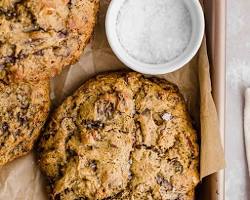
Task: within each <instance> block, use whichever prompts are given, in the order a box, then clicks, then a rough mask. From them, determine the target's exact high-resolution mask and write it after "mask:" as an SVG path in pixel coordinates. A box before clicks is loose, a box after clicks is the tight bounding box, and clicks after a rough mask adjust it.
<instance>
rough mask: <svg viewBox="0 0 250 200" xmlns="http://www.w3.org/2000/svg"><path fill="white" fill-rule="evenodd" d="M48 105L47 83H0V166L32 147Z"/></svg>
mask: <svg viewBox="0 0 250 200" xmlns="http://www.w3.org/2000/svg"><path fill="white" fill-rule="evenodd" d="M49 106H50V100H49V83H48V82H40V83H36V84H32V83H18V84H14V83H13V84H10V85H8V84H5V83H2V82H0V166H1V165H4V164H6V163H7V162H10V161H12V160H14V159H15V158H18V157H20V156H23V155H25V154H27V153H28V152H29V151H30V150H31V149H32V147H33V145H34V143H35V141H36V140H37V138H38V135H39V133H40V131H41V128H42V126H43V125H44V123H45V121H46V119H47V116H48V112H49Z"/></svg>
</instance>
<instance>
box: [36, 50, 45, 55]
mask: <svg viewBox="0 0 250 200" xmlns="http://www.w3.org/2000/svg"><path fill="white" fill-rule="evenodd" d="M34 55H36V56H43V55H44V53H43V50H42V49H41V50H39V51H36V52H35V53H34Z"/></svg>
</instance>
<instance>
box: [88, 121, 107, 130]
mask: <svg viewBox="0 0 250 200" xmlns="http://www.w3.org/2000/svg"><path fill="white" fill-rule="evenodd" d="M86 125H87V128H90V129H99V128H103V127H104V124H103V123H101V122H100V121H86Z"/></svg>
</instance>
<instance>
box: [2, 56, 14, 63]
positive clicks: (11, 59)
mask: <svg viewBox="0 0 250 200" xmlns="http://www.w3.org/2000/svg"><path fill="white" fill-rule="evenodd" d="M4 62H5V63H6V64H10V63H12V64H13V63H15V62H16V58H15V57H14V56H7V57H5V59H4Z"/></svg>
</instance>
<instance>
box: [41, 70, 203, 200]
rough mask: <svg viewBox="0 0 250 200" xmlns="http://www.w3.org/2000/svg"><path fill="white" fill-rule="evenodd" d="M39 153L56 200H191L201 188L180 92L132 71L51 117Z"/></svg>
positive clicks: (97, 84)
mask: <svg viewBox="0 0 250 200" xmlns="http://www.w3.org/2000/svg"><path fill="white" fill-rule="evenodd" d="M37 151H38V155H39V160H38V162H39V165H40V167H41V169H42V171H43V173H44V174H45V175H46V176H47V178H48V180H49V181H48V183H49V192H50V197H51V199H55V200H80V199H90V200H97V199H98V200H99V199H100V200H101V199H110V200H111V199H114V200H115V199H116V200H119V199H121V200H125V199H127V200H130V199H134V200H137V199H138V200H141V199H145V200H150V199H152V200H153V199H159V200H160V199H163V200H169V199H170V200H174V199H176V200H177V199H178V200H191V199H193V197H194V188H195V186H196V185H197V184H198V182H199V174H198V160H199V150H198V144H197V136H196V132H195V130H194V129H193V127H192V124H191V120H190V117H189V114H188V111H187V108H186V105H185V102H184V100H183V98H182V96H181V95H180V93H179V91H178V88H177V87H176V86H175V85H173V84H171V83H169V82H167V81H165V80H161V79H156V78H153V79H147V78H145V77H143V76H142V75H140V74H138V73H133V72H131V73H111V74H107V75H99V76H97V77H95V78H93V79H91V80H89V81H88V82H86V83H85V84H84V85H83V86H82V87H80V88H79V89H78V90H77V91H76V92H75V94H74V95H72V96H70V97H68V98H67V99H66V100H65V101H64V103H63V104H62V105H61V106H60V107H59V108H58V109H57V110H56V111H55V112H54V113H53V114H52V116H51V119H50V120H49V123H48V126H47V127H46V130H45V131H44V133H43V134H42V136H41V138H40V140H39V143H38V148H37Z"/></svg>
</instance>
